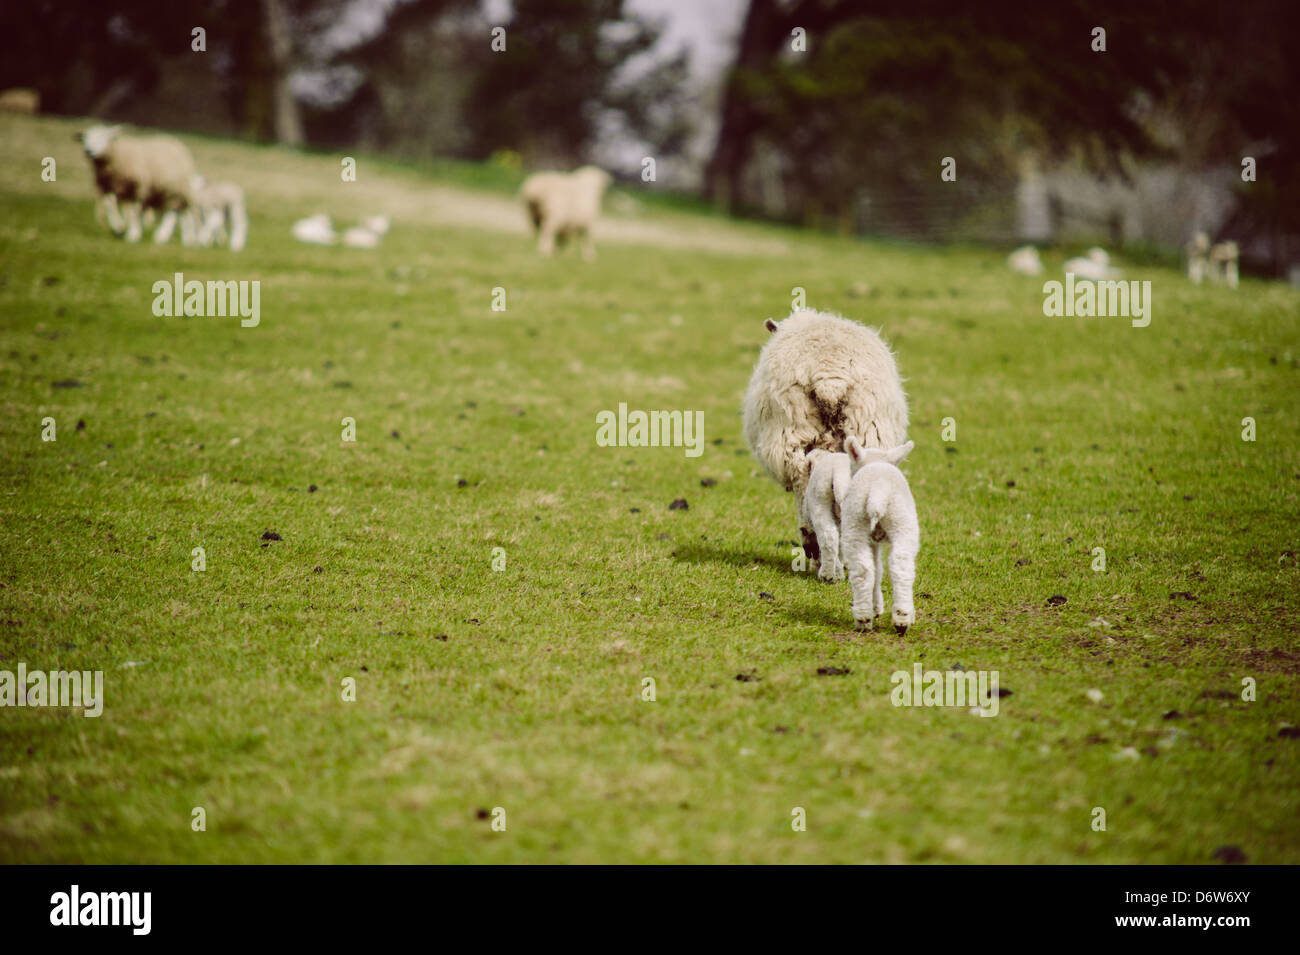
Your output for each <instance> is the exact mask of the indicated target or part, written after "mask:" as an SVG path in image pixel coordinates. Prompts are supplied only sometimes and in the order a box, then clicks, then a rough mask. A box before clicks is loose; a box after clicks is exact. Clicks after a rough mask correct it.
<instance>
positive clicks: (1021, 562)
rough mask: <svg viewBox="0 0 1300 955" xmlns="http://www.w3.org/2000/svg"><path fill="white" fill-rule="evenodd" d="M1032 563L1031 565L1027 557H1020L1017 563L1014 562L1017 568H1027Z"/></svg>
mask: <svg viewBox="0 0 1300 955" xmlns="http://www.w3.org/2000/svg"><path fill="white" fill-rule="evenodd" d="M1032 563H1033V561H1032V560H1030V559H1029V558H1028V557H1021V558H1020V559H1019V560H1018V561H1016V566H1017V567H1028V566H1029V565H1030V564H1032Z"/></svg>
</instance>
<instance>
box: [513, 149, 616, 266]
mask: <svg viewBox="0 0 1300 955" xmlns="http://www.w3.org/2000/svg"><path fill="white" fill-rule="evenodd" d="M611 182H613V180H612V179H611V178H610V175H609V173H607V172H605V170H603V169H597V168H596V167H595V166H583V167H582V168H581V169H576V170H574V171H573V172H569V173H564V172H538V173H534V174H533V175H531V176H529V177H528V178H527V179H525V180H524V184H523V187H522V188H521V189H520V195H521V196H522V197H523V200H524V205H525V207H526V208H527V209H528V216H529V218H530V219H531V220H532V223H533V228H534V229H535V230H536V231H537V251H539V252H540V253H541V254H542V255H553V254H554V252H555V244H556V242H557V241H558V242H560V243H561V244H563V243H564V241H565V240H567V239H570V238H572V239H575V240H577V241H580V242H581V243H582V255H583V258H585V259H588V260H591V259H594V258H595V257H596V247H595V245H594V244H593V243H592V240H591V227H592V225H593V224H594V223H595V221H596V217H597V216H598V215H600V200H601V197H602V196H603V195H604V194H605V190H606V189H607V188H609V184H610V183H611Z"/></svg>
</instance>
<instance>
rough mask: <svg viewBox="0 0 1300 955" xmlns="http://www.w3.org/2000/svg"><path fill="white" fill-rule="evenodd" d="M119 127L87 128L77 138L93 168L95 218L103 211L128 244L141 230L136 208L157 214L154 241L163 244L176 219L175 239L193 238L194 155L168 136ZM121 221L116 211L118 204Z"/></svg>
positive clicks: (137, 238) (188, 242) (186, 240)
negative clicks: (96, 193)
mask: <svg viewBox="0 0 1300 955" xmlns="http://www.w3.org/2000/svg"><path fill="white" fill-rule="evenodd" d="M121 129H122V128H121V127H120V126H92V127H90V128H89V129H87V130H86V131H85V132H84V133H81V134H80V135H79V136H78V137H77V138H78V140H79V141H80V142H81V144H82V147H83V148H84V149H85V152H86V156H87V158H88V159H90V162H91V165H92V166H93V167H94V173H95V187H96V188H97V189H98V191H99V196H98V200H97V207H96V218H99V217H100V216H101V215H106V216H107V218H108V222H109V226H110V227H111V228H112V229H113V231H114V232H116V233H118V234H121V233H122V232H123V231H125V232H126V240H127V241H128V242H138V241H140V237H141V235H142V234H143V231H144V230H143V227H142V226H141V224H140V216H141V212H142V210H147V209H154V210H157V211H158V212H160V213H161V214H162V218H161V220H160V221H159V223H158V228H157V229H155V230H154V235H153V238H154V241H155V242H166V241H168V240H169V239H170V238H171V235H172V231H173V230H174V229H175V227H176V221H177V217H178V215H179V216H180V217H181V219H180V221H181V241H183V242H184V243H185V244H186V245H193V244H194V243H195V242H196V241H197V239H198V229H197V223H196V222H195V217H194V213H193V210H192V208H191V207H192V205H193V180H194V176H195V171H194V158H193V157H192V156H191V155H190V151H189V150H188V149H187V148H186V147H185V145H184V144H183V143H182V142H180V141H179V140H177V139H174V138H172V137H171V136H150V137H148V138H144V137H137V136H123V135H122V133H121ZM119 203H121V204H122V206H123V209H124V211H125V222H123V221H122V218H121V217H120V216H119V215H118V204H119Z"/></svg>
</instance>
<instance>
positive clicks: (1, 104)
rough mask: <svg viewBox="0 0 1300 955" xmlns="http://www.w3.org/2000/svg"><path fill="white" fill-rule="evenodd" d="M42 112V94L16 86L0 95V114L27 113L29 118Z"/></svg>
mask: <svg viewBox="0 0 1300 955" xmlns="http://www.w3.org/2000/svg"><path fill="white" fill-rule="evenodd" d="M40 111H41V94H40V93H39V92H37V91H36V90H33V89H28V88H26V87H22V86H16V87H14V88H13V89H7V90H5V91H4V92H3V93H0V112H5V113H26V114H28V115H29V116H30V115H35V114H36V113H39V112H40Z"/></svg>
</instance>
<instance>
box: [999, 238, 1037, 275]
mask: <svg viewBox="0 0 1300 955" xmlns="http://www.w3.org/2000/svg"><path fill="white" fill-rule="evenodd" d="M1007 265H1008V266H1010V267H1011V271H1012V272H1016V273H1018V274H1020V275H1042V274H1043V260H1042V259H1040V258H1039V257H1038V250H1037V249H1035V248H1034V247H1033V246H1032V245H1022V246H1021V247H1020V248H1018V249H1016V250H1015V251H1014V252H1012V253H1011V254H1010V255H1008V256H1007Z"/></svg>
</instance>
